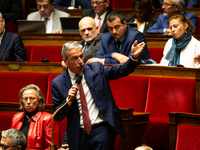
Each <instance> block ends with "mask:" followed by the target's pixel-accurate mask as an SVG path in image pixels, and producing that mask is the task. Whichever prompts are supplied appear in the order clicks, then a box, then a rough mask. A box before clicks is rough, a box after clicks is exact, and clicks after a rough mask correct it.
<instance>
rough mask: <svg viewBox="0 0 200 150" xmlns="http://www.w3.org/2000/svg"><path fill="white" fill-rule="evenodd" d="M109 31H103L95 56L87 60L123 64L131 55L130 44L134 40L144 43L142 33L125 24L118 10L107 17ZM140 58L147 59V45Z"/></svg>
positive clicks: (144, 39)
mask: <svg viewBox="0 0 200 150" xmlns="http://www.w3.org/2000/svg"><path fill="white" fill-rule="evenodd" d="M107 25H108V30H109V33H104V34H103V35H102V38H101V46H100V48H99V50H98V51H97V53H96V55H95V57H93V58H91V59H89V60H88V62H94V61H99V62H100V63H102V64H119V63H120V64H124V63H125V62H126V61H127V60H128V59H129V56H130V55H131V51H130V49H131V46H132V44H133V42H134V41H135V40H137V41H138V43H141V42H144V43H146V38H145V36H144V34H143V33H141V32H139V31H138V30H136V29H133V28H131V27H130V26H129V25H127V23H126V21H125V18H124V16H123V15H122V14H121V13H119V12H116V11H114V12H112V13H110V14H109V15H108V17H107ZM139 57H140V58H141V59H142V60H147V59H149V58H150V57H149V51H148V48H147V45H145V47H144V50H143V51H142V52H141V53H140V56H139Z"/></svg>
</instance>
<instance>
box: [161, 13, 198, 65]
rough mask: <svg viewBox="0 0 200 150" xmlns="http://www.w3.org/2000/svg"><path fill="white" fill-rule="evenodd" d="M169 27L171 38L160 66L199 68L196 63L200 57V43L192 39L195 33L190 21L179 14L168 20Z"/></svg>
mask: <svg viewBox="0 0 200 150" xmlns="http://www.w3.org/2000/svg"><path fill="white" fill-rule="evenodd" d="M169 27H170V30H171V32H172V35H173V38H171V39H169V40H168V41H167V43H166V45H165V48H164V52H163V57H162V59H161V62H160V64H161V65H165V66H177V65H178V64H180V65H183V66H185V67H191V68H193V67H200V66H199V65H198V62H197V60H198V57H197V56H198V55H200V41H198V40H197V39H196V38H194V37H193V35H194V34H195V32H194V29H193V26H192V23H191V21H190V20H189V19H188V18H186V17H185V16H183V15H181V14H174V15H173V16H172V17H170V18H169ZM194 58H197V60H196V61H195V59H194Z"/></svg>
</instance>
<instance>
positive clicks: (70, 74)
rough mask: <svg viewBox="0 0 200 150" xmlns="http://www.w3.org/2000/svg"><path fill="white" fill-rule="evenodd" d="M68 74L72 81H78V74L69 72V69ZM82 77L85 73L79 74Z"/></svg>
mask: <svg viewBox="0 0 200 150" xmlns="http://www.w3.org/2000/svg"><path fill="white" fill-rule="evenodd" d="M68 73H69V76H70V79H72V80H75V79H76V77H77V76H76V74H75V73H73V72H71V71H70V70H69V68H68ZM79 74H80V75H83V72H81V73H79Z"/></svg>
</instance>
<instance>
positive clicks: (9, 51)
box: [0, 31, 26, 61]
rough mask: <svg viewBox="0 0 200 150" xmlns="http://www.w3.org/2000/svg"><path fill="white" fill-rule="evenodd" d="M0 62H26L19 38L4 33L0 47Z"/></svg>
mask: <svg viewBox="0 0 200 150" xmlns="http://www.w3.org/2000/svg"><path fill="white" fill-rule="evenodd" d="M0 61H26V49H25V48H24V44H23V42H22V39H21V36H20V35H18V34H14V33H11V32H7V31H5V33H4V35H3V39H2V40H1V45H0Z"/></svg>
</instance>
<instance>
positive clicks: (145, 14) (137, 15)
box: [125, 0, 158, 33]
mask: <svg viewBox="0 0 200 150" xmlns="http://www.w3.org/2000/svg"><path fill="white" fill-rule="evenodd" d="M132 9H133V14H129V15H127V16H126V17H125V20H126V22H127V23H136V24H137V29H138V30H139V31H140V32H142V33H146V31H147V30H148V29H149V28H150V27H151V26H152V25H154V23H156V21H157V19H158V17H157V16H156V15H155V8H154V6H153V4H152V0H134V1H133V3H132Z"/></svg>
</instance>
